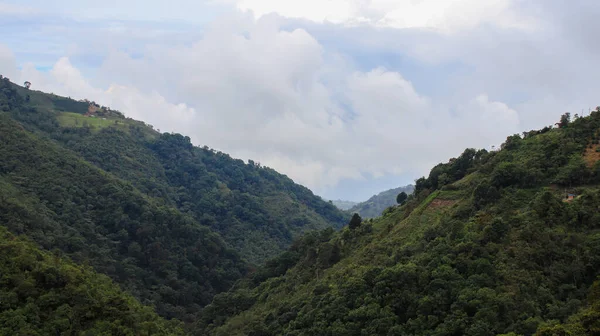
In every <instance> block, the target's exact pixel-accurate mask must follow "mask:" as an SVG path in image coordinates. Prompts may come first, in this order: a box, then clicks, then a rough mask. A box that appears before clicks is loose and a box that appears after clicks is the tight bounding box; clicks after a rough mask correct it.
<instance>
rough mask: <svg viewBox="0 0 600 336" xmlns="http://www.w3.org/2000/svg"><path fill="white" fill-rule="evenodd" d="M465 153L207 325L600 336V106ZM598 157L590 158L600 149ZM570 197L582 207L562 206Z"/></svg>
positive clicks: (291, 258) (286, 263)
mask: <svg viewBox="0 0 600 336" xmlns="http://www.w3.org/2000/svg"><path fill="white" fill-rule="evenodd" d="M563 119H565V122H563V123H561V124H560V125H559V128H551V127H545V128H543V129H541V130H539V131H531V132H525V133H524V134H523V135H519V134H516V135H513V136H509V137H508V138H507V139H506V141H505V142H504V144H503V145H502V148H501V150H499V151H494V152H488V151H486V150H475V149H467V150H465V151H464V152H463V153H462V154H461V155H460V156H459V157H457V158H455V159H452V160H450V161H449V162H447V163H443V164H439V165H437V166H435V167H434V168H433V169H432V170H431V172H430V174H429V176H427V177H423V178H420V179H418V180H417V181H416V185H415V191H414V194H413V195H411V196H409V198H408V200H407V202H406V203H405V204H404V205H402V206H399V207H394V208H390V209H389V210H388V211H386V212H385V213H384V214H383V216H381V217H378V218H376V219H369V220H363V221H362V222H354V223H353V225H351V226H350V227H345V228H344V229H343V230H342V231H341V232H339V233H336V232H333V231H331V230H328V231H323V232H321V233H320V234H313V235H310V236H305V237H304V238H303V239H302V240H298V241H297V242H296V243H295V244H294V245H293V246H292V247H291V248H290V250H288V251H287V252H286V253H284V254H283V255H282V256H280V257H279V258H277V259H274V260H272V261H271V262H269V263H267V265H266V266H265V267H263V268H261V269H259V270H258V271H257V272H255V273H253V274H252V275H251V276H249V277H247V278H245V279H244V280H243V281H240V282H238V283H237V284H236V286H235V288H234V289H232V290H231V291H229V292H227V293H222V294H219V295H217V296H216V297H215V299H214V300H213V302H212V304H211V305H209V306H207V307H206V308H205V310H204V311H203V314H202V320H201V321H200V322H199V327H200V328H201V329H203V330H204V331H205V332H206V333H207V334H210V335H249V334H256V335H259V334H260V335H472V336H486V335H489V336H494V335H505V336H508V335H511V336H516V335H532V334H536V335H540V336H542V335H543V336H549V335H595V334H597V333H598V331H599V330H600V308H599V307H600V305H599V302H600V299H599V298H600V296H599V294H598V293H599V291H598V288H599V284H598V283H597V282H596V283H595V281H597V279H598V276H599V275H600V271H599V270H600V211H598V209H599V205H600V163H599V162H598V161H596V160H591V159H590V156H589V153H590V149H594V148H597V147H598V139H599V138H600V136H599V130H600V108H598V109H597V111H595V112H593V113H592V114H591V115H590V116H589V117H585V118H578V119H575V120H573V121H570V120H568V119H569V118H568V115H566V116H563ZM594 150H595V149H594ZM567 193H571V194H574V195H575V197H573V198H570V199H567V197H566V196H567Z"/></svg>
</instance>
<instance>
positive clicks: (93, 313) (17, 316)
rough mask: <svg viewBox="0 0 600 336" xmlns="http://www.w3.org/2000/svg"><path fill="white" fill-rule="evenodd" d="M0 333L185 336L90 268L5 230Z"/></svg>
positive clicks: (0, 255) (0, 240)
mask: <svg viewBox="0 0 600 336" xmlns="http://www.w3.org/2000/svg"><path fill="white" fill-rule="evenodd" d="M0 283H1V284H2V285H1V286H0V335H183V334H184V333H183V329H182V327H181V325H180V322H176V321H172V322H167V321H165V320H163V319H162V318H160V317H158V316H157V315H156V313H155V312H154V311H153V310H152V308H150V307H144V306H142V305H140V304H139V302H137V301H136V300H135V299H134V298H133V297H131V296H130V295H128V294H126V293H124V292H122V291H121V290H120V289H119V286H118V285H116V284H114V283H112V282H111V281H110V279H109V278H108V277H106V276H104V275H101V274H98V273H95V272H94V271H92V270H91V269H90V268H89V267H81V266H77V265H74V264H73V263H72V262H70V261H69V260H67V259H65V258H62V257H60V256H59V255H57V254H51V253H49V252H44V251H41V250H39V249H38V248H37V247H36V246H35V245H34V244H33V243H31V242H27V241H25V240H23V239H19V238H16V237H15V236H14V235H12V234H10V233H8V232H7V230H6V229H5V228H3V227H0Z"/></svg>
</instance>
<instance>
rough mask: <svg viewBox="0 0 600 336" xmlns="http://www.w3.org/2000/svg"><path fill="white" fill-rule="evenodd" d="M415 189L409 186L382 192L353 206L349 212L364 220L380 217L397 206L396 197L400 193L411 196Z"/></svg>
mask: <svg viewBox="0 0 600 336" xmlns="http://www.w3.org/2000/svg"><path fill="white" fill-rule="evenodd" d="M414 188H415V187H414V186H413V185H407V186H404V187H399V188H394V189H390V190H386V191H382V192H380V193H379V194H377V195H373V196H372V197H371V198H369V199H368V200H366V201H364V202H360V203H358V204H355V205H353V206H352V207H350V208H349V209H348V211H349V212H351V213H358V214H360V215H361V216H362V217H364V218H375V217H379V216H381V214H382V213H383V211H384V210H385V209H387V208H389V207H391V206H395V205H397V203H396V197H397V196H398V194H399V193H401V192H405V193H407V194H409V195H410V194H411V193H412V192H413V190H414Z"/></svg>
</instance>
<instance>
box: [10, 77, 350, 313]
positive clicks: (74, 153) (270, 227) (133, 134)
mask: <svg viewBox="0 0 600 336" xmlns="http://www.w3.org/2000/svg"><path fill="white" fill-rule="evenodd" d="M94 106H95V105H94ZM98 108H100V107H94V108H90V104H89V103H88V102H78V101H74V100H71V99H68V98H63V97H58V96H54V95H48V94H44V93H41V92H34V91H29V90H25V89H24V88H21V87H18V86H16V85H13V84H12V83H9V82H8V81H5V80H0V221H1V222H2V225H4V226H6V227H7V228H8V229H9V230H10V231H11V232H13V233H15V234H22V235H27V236H29V237H31V239H33V240H34V241H35V242H36V243H37V244H39V245H40V246H41V247H43V248H45V249H48V250H50V249H59V250H61V251H63V252H64V253H66V255H68V256H69V257H71V258H72V259H73V260H74V261H76V262H78V263H88V264H89V265H91V266H93V267H94V269H95V270H96V271H97V272H99V273H104V274H106V275H108V276H110V277H111V278H112V279H113V280H114V281H115V282H116V283H118V284H120V285H121V286H122V288H123V289H125V290H127V291H129V292H130V293H131V294H133V295H134V296H135V297H136V298H138V299H139V300H140V301H141V302H142V303H143V304H147V305H153V306H155V307H156V310H157V312H158V313H159V315H161V316H163V317H167V318H177V319H180V320H182V321H184V322H192V321H194V320H196V319H197V314H198V312H199V311H200V309H201V308H202V307H203V306H205V305H206V304H208V303H210V302H211V300H212V297H213V296H214V295H215V294H216V293H218V292H222V291H225V290H227V289H228V288H229V287H230V286H231V285H232V284H233V283H234V282H235V281H236V280H237V279H239V278H240V277H241V276H242V275H243V274H245V273H246V271H247V269H248V268H249V263H248V262H247V261H251V262H253V263H260V262H262V261H263V260H265V259H266V258H269V257H272V256H275V255H277V254H278V253H279V251H282V250H284V249H285V248H287V247H288V246H289V245H290V244H291V242H292V240H293V238H294V237H296V236H298V235H301V234H302V233H303V232H306V231H310V230H313V229H323V228H327V227H340V226H341V225H342V224H343V222H344V215H343V213H342V212H340V211H339V210H337V209H336V208H335V207H334V206H333V205H331V204H329V203H327V202H325V201H323V200H321V199H320V198H319V197H317V196H315V195H313V194H312V192H310V190H308V189H306V188H304V187H302V186H299V185H297V184H295V183H294V182H293V181H292V180H291V179H289V178H287V177H285V176H283V175H280V174H278V173H277V172H275V171H274V170H272V169H269V168H264V167H260V166H259V165H257V164H254V163H250V164H245V163H244V162H243V161H241V160H235V159H232V158H231V157H229V156H228V155H226V154H223V153H219V152H215V151H213V150H210V149H208V148H198V147H194V146H192V145H191V143H190V140H189V138H187V137H184V136H181V135H178V134H160V133H158V132H156V131H154V130H153V129H152V128H151V127H149V126H147V125H145V124H143V123H141V122H138V121H135V120H131V119H126V118H124V117H123V116H122V114H121V113H119V112H116V111H112V110H109V109H101V108H100V110H98ZM90 110H91V111H92V112H93V113H92V115H96V117H92V116H86V115H85V114H88V115H89V114H90Z"/></svg>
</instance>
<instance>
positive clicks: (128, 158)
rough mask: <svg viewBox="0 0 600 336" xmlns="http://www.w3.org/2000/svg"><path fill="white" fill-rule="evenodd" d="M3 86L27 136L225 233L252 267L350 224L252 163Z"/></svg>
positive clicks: (99, 111) (114, 116) (110, 114)
mask: <svg viewBox="0 0 600 336" xmlns="http://www.w3.org/2000/svg"><path fill="white" fill-rule="evenodd" d="M0 85H2V84H0ZM4 85H5V89H6V92H7V93H5V95H6V97H5V101H12V102H13V103H12V104H13V105H14V107H13V108H9V109H8V110H9V111H10V115H11V116H12V118H14V119H16V120H18V121H19V122H20V123H21V124H22V125H23V126H24V127H25V128H26V129H27V130H28V131H30V132H34V133H36V134H39V135H40V136H44V137H48V138H51V139H53V140H54V141H56V142H57V143H58V144H60V145H61V146H63V147H65V148H68V149H70V150H72V151H74V152H76V153H77V154H78V155H80V156H81V157H82V158H83V159H85V160H86V161H88V162H90V163H92V164H94V165H96V166H97V167H99V168H101V169H102V170H104V171H106V172H109V173H111V174H113V175H115V176H117V177H119V178H121V179H123V180H126V181H128V182H129V183H131V184H132V185H133V186H134V187H135V188H136V189H138V190H139V191H141V192H142V193H144V194H147V195H149V196H151V197H154V198H157V199H159V201H160V202H163V203H164V204H165V205H168V206H172V207H176V208H177V209H179V210H180V211H181V212H184V213H186V214H188V215H189V216H191V217H193V218H194V219H195V220H196V221H198V222H200V223H201V224H203V225H205V226H208V227H210V228H212V229H213V230H215V231H217V232H219V233H220V234H221V235H222V236H223V238H224V239H225V241H226V242H227V243H229V244H231V246H233V247H234V248H235V249H236V250H237V251H238V252H240V253H241V254H242V255H243V256H244V258H245V259H246V260H248V261H250V262H252V263H256V264H260V263H262V262H264V261H265V260H267V259H269V258H272V257H274V256H276V255H277V254H279V253H280V252H282V251H283V250H285V248H287V247H288V246H289V244H290V243H291V242H292V240H293V238H294V237H297V236H299V235H300V234H302V233H304V232H306V231H309V230H314V229H324V228H327V227H335V228H340V227H341V226H342V225H343V224H344V222H345V220H346V219H345V217H346V215H345V214H344V213H342V212H341V211H340V210H338V209H337V208H335V206H333V205H332V204H329V203H328V202H325V201H323V200H322V199H321V198H319V197H318V196H315V195H314V194H313V193H312V192H311V191H310V190H309V189H307V188H305V187H302V186H300V185H298V184H295V183H294V182H293V181H292V180H291V179H289V178H288V177H286V176H284V175H281V174H278V173H277V172H276V171H274V170H272V169H270V168H266V167H261V166H260V165H259V164H256V163H254V162H253V161H249V163H248V164H246V163H244V162H243V161H242V160H236V159H233V158H231V157H230V156H228V155H227V154H224V153H221V152H216V151H214V150H211V149H209V148H207V147H204V148H198V147H194V146H192V144H191V142H190V138H188V137H185V136H182V135H179V134H168V133H164V134H161V133H159V132H157V131H155V130H153V129H152V127H151V126H149V125H146V124H144V123H142V122H138V121H135V120H131V119H127V118H124V117H123V115H122V114H121V113H119V112H117V111H113V110H110V109H106V108H103V107H96V105H94V104H93V103H92V104H91V105H90V103H88V102H78V101H74V100H71V99H67V98H63V97H58V96H54V95H47V94H44V93H41V92H33V91H29V90H25V89H24V88H21V87H19V86H16V85H10V84H9V83H4ZM22 97H25V98H24V99H23V98H22ZM27 97H29V98H27ZM90 106H91V107H90ZM90 110H91V111H95V112H93V113H90ZM84 114H87V115H88V116H86V115H84Z"/></svg>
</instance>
